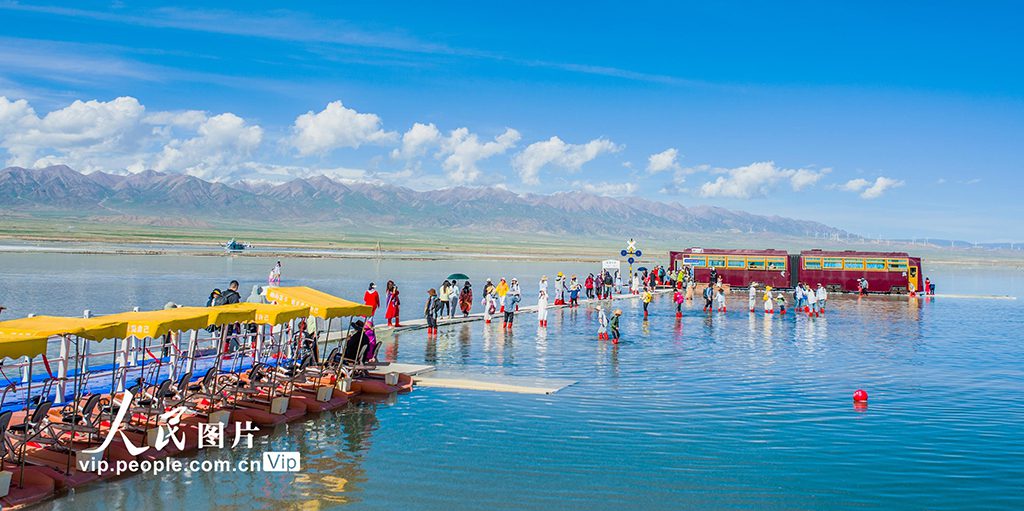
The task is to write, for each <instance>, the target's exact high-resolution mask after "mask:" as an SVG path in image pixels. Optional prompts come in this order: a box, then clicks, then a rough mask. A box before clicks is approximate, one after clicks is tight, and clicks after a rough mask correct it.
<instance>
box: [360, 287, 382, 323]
mask: <svg viewBox="0 0 1024 511" xmlns="http://www.w3.org/2000/svg"><path fill="white" fill-rule="evenodd" d="M363 303H365V304H366V305H369V306H370V307H371V308H372V309H373V310H371V311H370V315H369V316H368V317H371V318H372V317H373V315H374V314H376V313H377V307H380V295H379V294H377V284H374V283H373V282H370V288H369V289H367V290H366V293H363Z"/></svg>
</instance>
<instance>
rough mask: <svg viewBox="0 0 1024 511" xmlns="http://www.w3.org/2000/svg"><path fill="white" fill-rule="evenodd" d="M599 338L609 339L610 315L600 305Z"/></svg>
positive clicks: (598, 311)
mask: <svg viewBox="0 0 1024 511" xmlns="http://www.w3.org/2000/svg"><path fill="white" fill-rule="evenodd" d="M597 339H598V340H605V339H608V316H606V315H605V313H604V309H603V308H602V307H601V306H600V305H598V306H597Z"/></svg>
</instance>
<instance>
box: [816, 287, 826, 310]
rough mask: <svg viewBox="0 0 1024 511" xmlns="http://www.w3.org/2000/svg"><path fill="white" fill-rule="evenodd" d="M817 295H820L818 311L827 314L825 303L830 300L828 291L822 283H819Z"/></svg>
mask: <svg viewBox="0 0 1024 511" xmlns="http://www.w3.org/2000/svg"><path fill="white" fill-rule="evenodd" d="M817 294H818V310H819V311H821V312H822V313H824V312H825V301H826V300H828V291H827V290H826V289H825V286H823V285H821V282H819V283H818V291H817Z"/></svg>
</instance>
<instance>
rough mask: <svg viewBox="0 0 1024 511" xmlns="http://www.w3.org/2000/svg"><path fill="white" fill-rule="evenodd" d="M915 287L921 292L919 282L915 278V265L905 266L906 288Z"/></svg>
mask: <svg viewBox="0 0 1024 511" xmlns="http://www.w3.org/2000/svg"><path fill="white" fill-rule="evenodd" d="M911 288H913V289H915V290H917V292H918V293H920V292H922V290H921V283H920V282H918V279H917V266H908V267H907V289H911Z"/></svg>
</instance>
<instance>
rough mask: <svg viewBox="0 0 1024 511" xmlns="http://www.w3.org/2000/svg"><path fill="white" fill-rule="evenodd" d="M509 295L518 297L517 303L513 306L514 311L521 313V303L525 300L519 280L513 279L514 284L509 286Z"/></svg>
mask: <svg viewBox="0 0 1024 511" xmlns="http://www.w3.org/2000/svg"><path fill="white" fill-rule="evenodd" d="M508 294H509V295H511V296H515V297H516V303H515V304H513V306H512V307H513V309H512V310H513V311H515V312H518V311H519V302H521V301H522V300H523V291H522V289H520V287H519V279H517V278H515V277H512V283H511V284H510V285H509V286H508Z"/></svg>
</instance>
